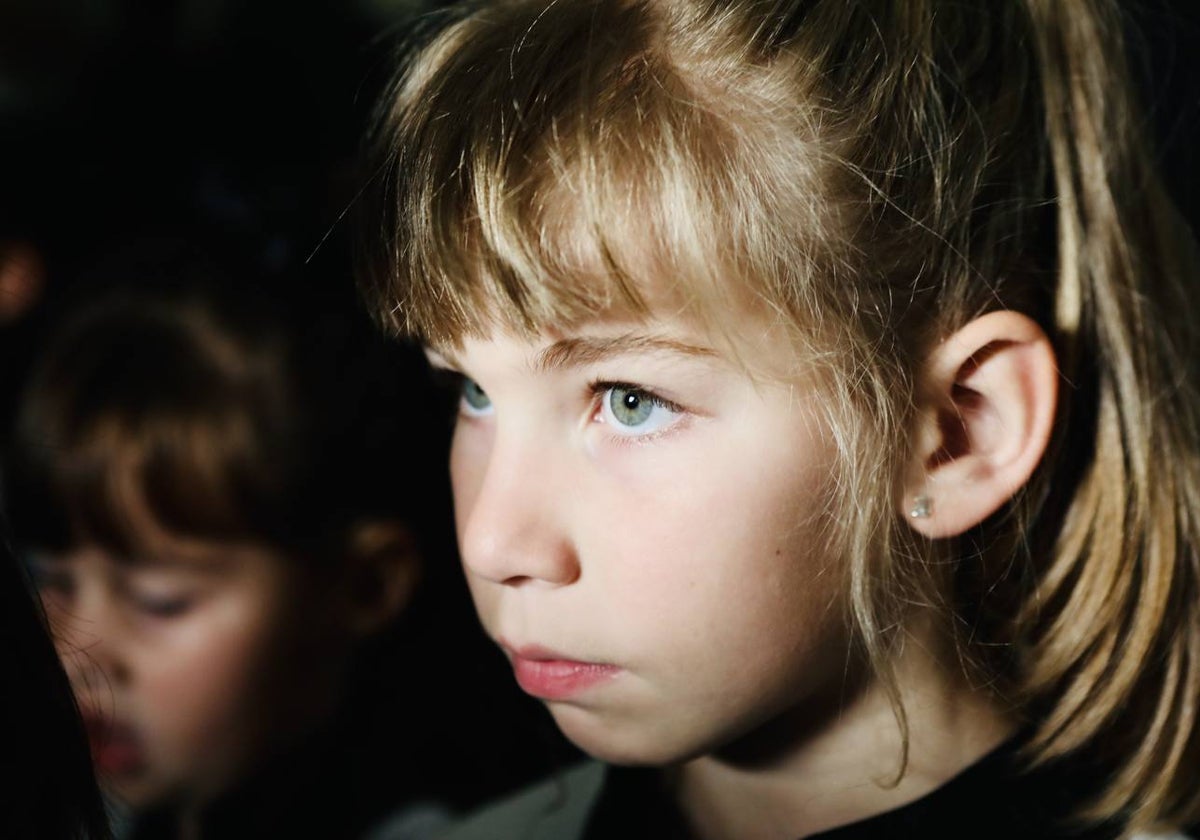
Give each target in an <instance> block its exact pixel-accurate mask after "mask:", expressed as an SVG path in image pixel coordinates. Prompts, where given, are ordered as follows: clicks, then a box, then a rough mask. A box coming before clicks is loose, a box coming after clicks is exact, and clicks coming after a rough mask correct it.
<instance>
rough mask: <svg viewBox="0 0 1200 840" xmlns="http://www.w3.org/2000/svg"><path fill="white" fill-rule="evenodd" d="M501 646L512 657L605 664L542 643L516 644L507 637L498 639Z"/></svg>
mask: <svg viewBox="0 0 1200 840" xmlns="http://www.w3.org/2000/svg"><path fill="white" fill-rule="evenodd" d="M498 642H499V644H500V647H501V648H503V649H504V652H505V653H506V654H508V656H509V658H510V659H527V660H530V661H533V662H581V663H585V664H596V665H599V664H604V663H599V662H593V661H591V660H587V659H578V658H576V657H574V656H570V655H568V654H565V653H561V652H559V651H556V650H552V649H550V648H547V647H542V646H541V645H514V644H512V643H511V642H509V641H508V640H506V639H499V640H498Z"/></svg>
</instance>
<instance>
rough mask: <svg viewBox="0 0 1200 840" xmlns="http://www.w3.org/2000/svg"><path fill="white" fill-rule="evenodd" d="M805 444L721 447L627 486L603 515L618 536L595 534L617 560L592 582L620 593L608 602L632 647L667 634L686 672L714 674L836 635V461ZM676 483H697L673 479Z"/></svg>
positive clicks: (644, 473) (642, 473)
mask: <svg viewBox="0 0 1200 840" xmlns="http://www.w3.org/2000/svg"><path fill="white" fill-rule="evenodd" d="M801 444H802V445H801V446H798V447H796V448H794V449H793V450H791V451H788V450H787V449H786V448H784V447H775V448H774V449H771V448H764V447H762V445H761V444H759V445H758V446H746V445H742V446H733V445H729V446H726V447H717V448H714V449H713V450H712V451H711V453H706V454H705V455H704V456H703V457H702V458H700V459H696V458H691V457H688V458H687V462H686V463H675V464H669V463H660V464H651V465H646V464H642V465H641V466H642V467H648V468H645V469H640V470H639V471H638V475H639V477H640V479H639V480H634V479H635V477H634V476H629V478H630V481H628V482H626V484H625V486H626V487H628V488H631V489H632V491H631V492H628V493H625V494H622V495H621V496H620V497H619V501H618V502H615V503H613V504H614V509H610V510H608V511H606V512H605V513H604V514H603V515H602V516H601V517H600V518H601V519H603V520H605V521H608V522H610V523H611V522H617V523H621V526H620V527H618V528H615V529H614V528H607V529H606V528H602V527H597V528H596V529H595V530H594V531H593V533H592V536H593V538H594V540H595V541H596V543H599V544H602V545H603V549H602V550H603V551H604V552H605V553H607V554H608V555H609V556H612V557H619V558H621V562H619V563H611V564H606V565H599V564H597V568H596V569H595V570H594V572H595V574H596V575H598V576H601V577H602V578H604V579H605V585H606V586H609V587H612V588H613V589H619V590H620V592H619V593H615V594H613V595H612V596H610V598H609V600H610V601H611V603H612V604H613V605H614V610H615V612H616V613H617V615H616V616H614V624H616V625H617V626H624V627H629V628H631V631H630V636H629V639H630V644H634V643H636V639H637V637H638V636H640V637H642V638H646V637H647V636H650V635H657V636H659V637H660V638H661V637H664V636H665V637H667V639H668V640H669V642H670V643H671V644H673V645H676V646H678V647H679V648H681V649H682V650H681V652H680V655H679V656H678V661H679V662H680V663H684V664H683V667H684V668H690V667H694V666H695V665H696V663H697V661H700V662H702V663H703V665H704V667H707V666H708V665H709V664H716V662H715V659H714V657H713V655H712V652H713V651H718V652H724V653H728V654H729V660H730V662H731V663H733V664H736V661H737V660H738V659H739V658H742V659H743V660H744V661H750V660H764V661H765V662H771V663H774V665H775V666H779V665H781V664H783V663H782V662H781V661H780V659H781V658H786V657H787V656H788V655H789V653H788V652H789V651H795V650H798V649H812V648H816V647H821V646H822V645H823V644H824V642H825V641H826V640H827V639H828V638H829V637H830V636H831V634H835V633H840V628H841V625H842V615H841V610H840V601H841V597H842V596H841V592H842V591H843V588H844V586H843V583H844V582H843V575H842V572H841V566H840V564H839V563H837V562H835V558H833V557H832V554H831V552H830V551H829V549H828V546H827V540H826V537H825V535H826V532H827V528H826V526H827V524H828V515H827V512H826V510H825V498H826V494H825V490H826V489H827V488H826V485H827V484H828V483H829V481H830V480H831V479H830V478H829V476H830V474H831V473H830V469H829V464H830V458H829V457H828V455H827V454H826V452H825V450H824V449H823V448H820V447H817V446H815V445H809V442H808V441H801ZM722 451H724V452H737V453H739V456H738V457H730V456H726V457H722V455H721V452H722ZM664 460H666V459H665V458H664ZM678 475H688V476H690V477H691V478H692V480H691V481H689V482H687V483H683V482H675V481H671V480H668V479H667V478H666V477H669V476H678ZM660 476H661V477H663V478H661V479H659V478H655V479H654V480H650V477H660ZM617 508H619V509H617ZM633 628H637V629H636V630H635V629H633ZM676 628H686V629H687V632H682V633H680V632H678V631H677V629H676ZM706 658H707V660H708V661H707V662H705V661H704V660H705V659H706Z"/></svg>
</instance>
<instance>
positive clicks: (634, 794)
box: [446, 741, 1120, 840]
mask: <svg viewBox="0 0 1200 840" xmlns="http://www.w3.org/2000/svg"><path fill="white" fill-rule="evenodd" d="M1093 775H1094V774H1091V773H1089V772H1088V770H1087V768H1083V767H1078V766H1073V765H1072V764H1070V763H1061V764H1058V765H1055V766H1052V767H1045V768H1039V769H1037V770H1034V771H1032V772H1028V773H1022V772H1021V763H1020V760H1019V757H1018V753H1017V746H1016V742H1015V741H1014V742H1010V743H1008V744H1005V745H1003V746H1001V747H999V748H998V749H996V750H995V751H994V752H992V753H990V754H989V755H987V756H985V757H984V758H982V759H980V760H979V761H978V762H976V763H975V764H973V765H972V766H971V767H968V768H967V769H966V770H964V771H963V772H962V773H960V774H959V775H958V776H956V777H954V778H953V779H951V780H950V781H948V782H947V783H946V784H944V785H942V786H941V787H940V788H938V789H937V790H935V791H933V792H931V793H929V794H928V795H926V796H924V797H922V798H920V799H918V800H916V801H914V802H911V803H909V804H908V805H904V806H902V807H900V808H897V809H895V810H892V811H888V812H887V813H883V814H879V815H877V816H874V817H870V818H868V819H865V820H861V821H859V822H856V823H852V824H850V825H845V826H840V827H838V828H835V829H832V830H829V831H825V832H821V833H819V834H815V835H810V840H875V839H876V838H880V839H881V840H882V839H883V838H886V840H895V838H909V837H913V838H943V837H946V838H972V840H993V838H994V840H1001V838H1004V840H1051V838H1060V839H1061V840H1068V838H1069V839H1070V840H1113V838H1116V837H1118V836H1119V835H1120V832H1119V830H1118V828H1117V827H1115V826H1099V827H1096V826H1093V827H1090V828H1086V829H1072V828H1070V827H1069V825H1068V823H1067V817H1068V815H1069V814H1070V812H1071V811H1072V810H1073V809H1076V808H1078V807H1079V806H1080V805H1081V804H1082V803H1084V802H1086V801H1087V798H1088V796H1089V793H1090V791H1091V790H1092V789H1093V787H1092V786H1093V784H1094V781H1095V780H1094V779H1093V778H1092V776H1093ZM663 780H664V777H663V775H662V774H661V773H660V772H658V771H656V770H650V769H632V768H621V767H611V766H606V765H603V764H599V763H596V762H590V763H586V764H583V765H580V766H577V767H575V768H573V769H571V770H569V771H566V772H564V773H562V774H559V776H557V777H555V778H554V779H552V780H549V781H547V782H543V783H542V784H540V785H537V786H535V787H533V788H528V789H526V790H524V791H522V792H521V793H519V794H517V795H515V796H513V797H510V798H509V799H507V800H505V801H502V802H500V803H498V804H496V805H493V806H492V807H490V808H487V809H484V810H483V811H481V812H479V813H477V814H476V815H474V816H473V817H472V818H470V819H468V820H467V821H465V822H464V823H462V824H460V825H459V826H457V827H456V828H455V829H453V830H451V831H450V832H449V833H448V834H447V835H446V840H476V838H478V840H483V838H501V837H503V838H506V840H507V838H520V840H611V838H631V839H632V838H653V839H654V840H692V838H693V835H692V834H691V832H690V830H689V828H688V826H687V823H686V822H685V820H684V818H683V815H682V814H681V813H680V812H679V810H678V808H677V807H676V805H675V802H674V799H673V797H672V796H671V794H670V792H669V791H668V790H667V789H666V787H665V785H664V783H663Z"/></svg>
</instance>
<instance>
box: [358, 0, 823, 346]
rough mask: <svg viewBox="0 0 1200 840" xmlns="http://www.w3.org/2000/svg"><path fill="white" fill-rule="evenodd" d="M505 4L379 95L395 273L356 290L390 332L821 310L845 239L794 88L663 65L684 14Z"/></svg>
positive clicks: (433, 336)
mask: <svg viewBox="0 0 1200 840" xmlns="http://www.w3.org/2000/svg"><path fill="white" fill-rule="evenodd" d="M504 11H510V10H507V9H506V10H504ZM511 11H512V13H511V14H503V15H499V16H498V17H496V18H493V17H491V16H490V15H489V13H487V12H479V13H477V14H475V15H474V16H472V17H469V18H467V19H465V20H462V21H459V22H458V23H456V24H454V25H452V26H451V27H449V28H448V29H446V30H445V31H444V32H443V33H442V34H441V35H440V36H439V37H438V38H437V40H436V41H435V42H433V43H432V44H431V45H430V46H428V47H427V48H426V49H425V50H423V51H422V52H421V53H420V55H419V57H418V59H417V60H416V63H415V64H414V65H413V66H411V67H410V68H409V69H408V72H407V73H406V74H405V75H404V76H403V77H402V81H401V83H400V85H399V87H398V89H397V91H396V92H395V95H394V96H393V97H390V98H389V101H390V102H392V103H393V107H392V110H391V111H390V112H389V113H388V114H386V115H384V121H385V123H386V124H387V125H388V126H390V129H389V131H388V133H387V136H384V137H381V138H380V139H381V141H382V142H383V143H384V144H385V147H386V149H387V150H388V151H387V154H386V157H387V158H388V165H387V167H386V171H385V173H384V176H383V177H385V178H386V179H388V180H389V181H390V182H391V183H389V184H387V185H386V187H385V189H383V190H381V191H380V192H381V193H382V194H384V195H387V196H390V197H391V198H390V200H391V201H394V202H395V203H394V204H393V205H392V206H390V207H385V208H382V210H383V213H382V214H381V216H379V217H378V218H382V219H383V226H382V228H381V229H380V232H381V233H382V234H383V240H384V242H385V243H386V244H385V247H386V248H387V250H388V253H387V254H386V255H385V256H384V258H383V259H381V260H377V261H375V265H376V266H377V267H378V266H382V267H383V269H384V270H385V271H387V272H388V276H386V277H375V278H373V281H374V282H372V283H371V284H370V286H369V287H368V288H367V290H366V291H367V293H368V294H369V295H372V296H373V297H374V298H375V300H374V303H375V306H374V307H373V308H374V310H375V311H376V312H379V313H382V314H383V319H384V320H385V322H386V323H387V326H388V327H389V328H391V329H392V330H393V331H395V332H397V333H400V334H402V335H407V336H411V337H415V338H418V339H420V340H423V341H427V342H430V343H433V344H438V345H451V346H453V345H455V344H457V343H459V342H460V341H461V340H462V339H463V338H464V337H466V336H482V335H485V334H487V333H488V332H490V331H491V330H493V329H497V328H498V329H501V330H505V331H511V332H514V333H517V334H533V333H539V332H545V331H547V330H554V329H566V328H570V327H571V326H573V325H577V324H579V323H581V322H583V321H586V320H592V319H595V318H597V317H599V316H605V317H627V318H633V319H637V318H641V317H645V316H646V315H648V314H649V313H650V312H651V311H654V312H656V313H659V314H662V313H663V312H670V313H673V314H675V313H683V314H686V315H688V316H691V317H694V318H696V319H697V320H699V321H700V322H702V323H704V324H705V325H706V326H708V327H711V328H713V329H714V331H716V332H719V331H720V330H721V329H722V326H723V325H724V324H726V323H727V322H728V318H727V317H726V316H727V313H728V312H729V311H730V309H731V307H745V306H747V305H750V306H755V307H757V308H760V309H762V308H765V309H766V310H768V311H772V310H773V311H779V312H781V314H782V313H783V312H786V313H787V317H786V318H780V319H779V320H780V322H781V323H785V324H789V325H791V324H794V323H796V321H797V320H804V321H811V320H812V319H813V318H815V317H816V313H822V312H827V309H826V308H825V307H824V306H822V305H818V304H817V303H816V301H815V300H814V299H813V291H812V290H813V288H814V286H815V284H814V283H813V282H812V280H813V277H814V276H815V275H816V274H817V273H818V266H819V265H820V264H821V263H822V262H824V263H825V264H826V267H827V266H828V256H829V254H830V248H829V246H828V243H830V242H831V241H838V237H834V236H832V235H831V232H830V231H829V230H828V228H829V227H830V225H831V223H832V222H833V220H834V219H836V213H835V212H833V211H832V210H831V209H830V208H831V207H832V206H835V204H834V203H833V202H829V201H827V200H826V199H827V196H826V194H825V190H824V189H819V188H818V185H824V186H827V185H828V184H829V183H830V182H836V180H837V179H833V178H829V177H818V173H817V170H818V168H825V167H822V166H820V165H819V162H820V161H822V160H824V159H826V157H827V156H826V155H824V154H823V153H822V152H821V150H820V147H819V146H818V144H817V143H816V139H815V137H816V133H815V131H813V130H811V126H807V125H802V124H804V123H805V121H806V119H807V117H806V115H805V113H804V109H803V108H798V107H795V102H796V100H795V91H794V90H793V91H790V92H789V96H788V99H789V100H791V101H790V102H788V103H786V104H785V103H781V102H780V101H779V99H778V97H777V96H771V94H772V93H773V91H771V90H769V89H770V88H771V87H772V86H773V84H774V83H773V80H772V76H773V73H772V71H771V70H770V69H769V68H765V67H764V68H761V72H759V73H758V77H759V78H757V79H755V80H752V81H754V84H753V85H747V84H743V83H742V82H739V85H740V87H741V88H742V89H747V88H749V89H751V90H753V89H755V88H757V89H760V90H761V91H762V94H763V95H762V97H761V99H759V100H758V101H756V102H751V103H748V102H745V101H733V102H731V101H730V100H731V97H729V96H728V95H727V91H725V90H724V88H725V87H726V86H728V85H729V80H728V78H724V79H723V81H722V82H721V83H720V87H721V89H719V90H718V89H716V88H717V82H716V81H712V88H713V89H706V88H705V85H706V81H708V80H716V79H718V78H722V74H724V76H728V72H727V71H728V68H725V67H705V63H706V61H707V59H706V57H705V55H704V50H703V49H702V48H696V47H695V45H694V39H692V41H693V45H692V47H691V48H690V51H689V52H688V53H686V54H685V53H681V52H673V51H672V50H671V48H670V44H671V43H672V38H671V36H670V32H671V30H672V29H673V28H676V27H679V26H682V25H691V26H693V27H694V26H695V24H696V21H681V20H673V19H671V17H670V15H669V14H664V10H663V9H653V10H652V9H650V8H649V7H647V6H642V5H637V4H629V5H621V4H591V3H581V4H557V5H553V6H548V7H546V8H545V9H543V10H541V12H542V13H541V14H540V15H537V16H533V15H532V14H531V13H529V12H528V10H527V9H526V10H525V11H521V10H520V9H513V10H511ZM667 11H669V10H667ZM652 12H653V13H652ZM551 18H552V19H551ZM714 25H715V24H714ZM693 34H694V33H693ZM678 40H683V39H678ZM511 44H516V46H515V47H510V46H508V45H511ZM774 75H778V74H774ZM706 76H707V80H706ZM742 81H745V80H742ZM781 159H782V160H783V161H784V163H783V164H782V165H781ZM797 161H799V162H800V163H801V165H800V166H797V165H796V163H797ZM798 171H799V172H801V173H804V172H807V173H808V175H809V177H804V178H797V177H796V175H797V172H798ZM785 220H786V230H784V229H779V230H776V229H774V227H773V226H774V225H780V227H781V228H782V224H781V222H784V221H785ZM797 220H800V222H801V223H800V224H799V225H797ZM376 223H378V222H376ZM798 230H799V231H802V233H798ZM377 241H378V240H377ZM818 243H820V247H818ZM818 254H820V255H821V256H820V258H818ZM730 278H736V282H730ZM801 312H804V313H806V314H805V316H804V317H801Z"/></svg>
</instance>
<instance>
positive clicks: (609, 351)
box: [532, 333, 717, 373]
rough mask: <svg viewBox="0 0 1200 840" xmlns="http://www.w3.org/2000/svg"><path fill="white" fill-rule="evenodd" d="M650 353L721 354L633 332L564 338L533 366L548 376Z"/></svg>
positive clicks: (540, 354) (554, 344)
mask: <svg viewBox="0 0 1200 840" xmlns="http://www.w3.org/2000/svg"><path fill="white" fill-rule="evenodd" d="M646 352H655V353H669V354H672V355H676V356H687V357H690V358H712V357H714V356H716V355H717V354H716V351H714V350H713V349H712V348H711V347H701V346H698V345H695V344H688V343H686V342H683V341H676V340H674V339H670V338H661V337H659V336H653V335H639V334H636V333H631V334H626V335H619V336H614V337H611V338H564V339H562V340H561V341H556V342H554V343H553V344H551V345H550V346H549V347H546V348H544V349H542V350H541V351H539V352H538V354H537V356H536V357H535V358H534V360H533V365H532V367H533V369H534V370H535V371H537V372H539V373H546V372H549V371H552V370H561V369H562V368H567V367H581V366H583V365H590V364H596V363H597V362H603V361H607V360H609V359H612V358H615V357H618V356H626V355H630V354H633V353H646Z"/></svg>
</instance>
